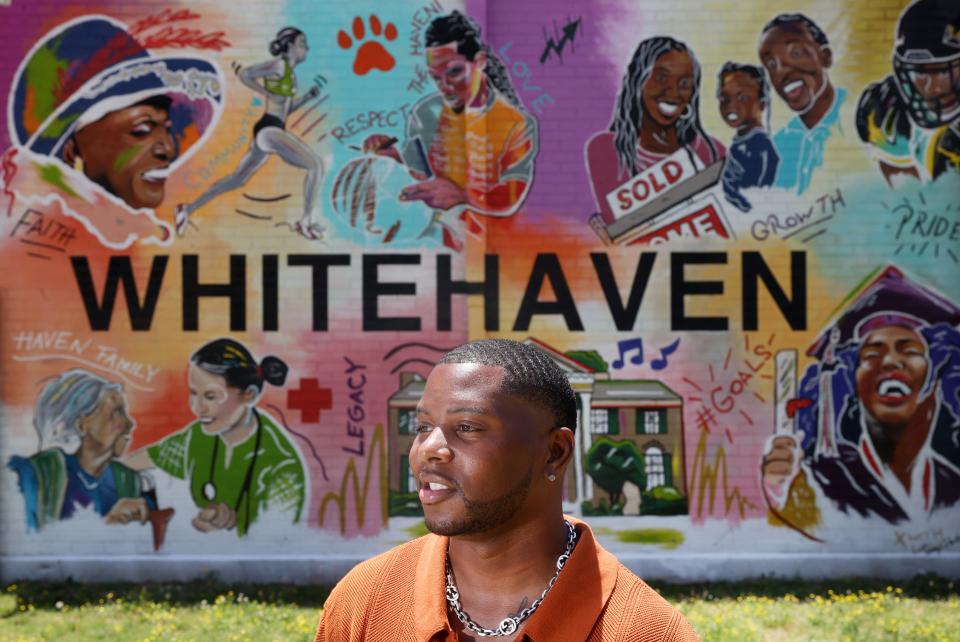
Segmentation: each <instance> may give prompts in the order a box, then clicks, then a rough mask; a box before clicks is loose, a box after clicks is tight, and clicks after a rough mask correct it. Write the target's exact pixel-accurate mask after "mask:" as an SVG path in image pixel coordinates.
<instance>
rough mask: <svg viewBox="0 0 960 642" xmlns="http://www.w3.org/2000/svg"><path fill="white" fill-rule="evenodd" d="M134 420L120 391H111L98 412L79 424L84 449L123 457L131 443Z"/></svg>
mask: <svg viewBox="0 0 960 642" xmlns="http://www.w3.org/2000/svg"><path fill="white" fill-rule="evenodd" d="M133 426H134V423H133V419H131V418H130V415H129V414H127V400H126V398H125V397H124V396H123V393H122V392H120V391H119V390H110V391H108V392H107V393H106V394H104V395H103V401H101V402H100V405H99V406H97V408H96V410H94V411H93V412H92V413H90V414H89V415H87V416H86V417H84V418H83V419H81V420H80V421H79V422H77V428H78V429H79V431H80V434H81V442H82V444H83V446H82V447H83V448H85V449H89V450H91V451H92V452H108V451H109V452H111V453H112V454H113V456H114V457H119V456H121V455H122V454H123V453H124V452H125V451H126V450H127V446H128V445H129V443H130V432H131V431H132V430H133Z"/></svg>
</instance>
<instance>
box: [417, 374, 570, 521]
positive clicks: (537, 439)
mask: <svg viewBox="0 0 960 642" xmlns="http://www.w3.org/2000/svg"><path fill="white" fill-rule="evenodd" d="M502 378H503V369H502V368H498V367H493V366H484V365H478V364H442V365H439V366H437V367H436V368H434V370H433V372H431V373H430V376H429V377H428V378H427V383H426V387H425V389H424V392H423V397H422V398H421V400H420V404H419V406H418V407H417V415H418V428H417V437H416V439H415V440H414V442H413V446H412V447H411V448H410V466H411V468H412V469H413V473H414V476H415V477H416V479H417V484H418V486H419V491H420V501H421V503H422V504H423V513H424V521H425V522H426V525H427V528H429V529H430V530H431V531H432V532H434V533H437V534H440V535H466V534H471V533H480V532H484V531H488V530H490V529H493V528H496V527H498V526H503V525H504V524H505V523H507V522H509V520H511V519H512V518H513V517H514V516H516V515H518V514H521V512H522V509H523V506H524V505H525V503H526V502H527V500H528V498H529V497H530V490H531V488H530V487H531V483H532V481H533V477H534V475H535V474H538V473H537V470H539V469H538V468H537V467H536V464H537V463H538V462H540V463H542V462H543V461H545V460H546V457H547V439H546V435H547V434H549V432H550V430H551V423H552V422H551V421H550V418H549V416H548V413H547V411H546V410H544V409H542V408H540V407H539V406H536V405H534V404H529V403H527V402H525V401H523V400H521V399H519V398H517V397H515V396H514V395H511V394H507V393H504V392H501V391H500V382H501V380H502Z"/></svg>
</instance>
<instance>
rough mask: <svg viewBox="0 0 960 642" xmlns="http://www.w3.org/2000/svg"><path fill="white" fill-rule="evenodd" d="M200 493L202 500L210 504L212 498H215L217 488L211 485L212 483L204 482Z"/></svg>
mask: <svg viewBox="0 0 960 642" xmlns="http://www.w3.org/2000/svg"><path fill="white" fill-rule="evenodd" d="M201 492H202V493H203V497H204V499H206V500H207V501H208V502H212V501H213V498H214V497H216V496H217V487H216V486H214V485H213V482H212V481H208V482H204V484H203V488H202V489H201Z"/></svg>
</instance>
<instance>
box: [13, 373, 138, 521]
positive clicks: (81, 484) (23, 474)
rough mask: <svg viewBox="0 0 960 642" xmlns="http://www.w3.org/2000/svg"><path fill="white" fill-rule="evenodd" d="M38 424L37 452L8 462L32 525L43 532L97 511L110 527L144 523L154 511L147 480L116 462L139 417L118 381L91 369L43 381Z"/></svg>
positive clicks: (36, 425) (38, 408)
mask: <svg viewBox="0 0 960 642" xmlns="http://www.w3.org/2000/svg"><path fill="white" fill-rule="evenodd" d="M33 425H34V427H35V428H36V430H37V435H38V436H39V438H40V447H39V452H37V453H36V454H34V455H31V456H29V457H19V456H16V455H14V456H13V457H12V458H11V459H10V462H9V464H8V467H9V468H10V469H11V470H13V471H14V472H15V473H16V474H17V477H18V478H19V481H20V492H21V493H22V494H23V499H24V502H25V504H26V511H27V526H28V527H29V528H31V529H36V530H39V529H42V528H43V527H44V526H46V525H47V524H49V523H51V522H55V521H58V520H61V519H67V518H69V517H71V516H73V515H74V514H75V513H77V512H78V511H79V510H81V509H84V508H92V509H93V510H94V511H96V512H97V514H99V515H101V516H103V517H105V518H106V520H105V521H106V522H107V523H108V524H126V523H128V522H132V521H137V522H141V523H144V522H146V521H147V520H148V519H149V518H150V511H151V510H152V509H155V508H156V500H155V496H153V494H152V491H151V492H150V493H147V494H144V492H143V489H144V487H145V486H146V485H149V486H152V484H151V483H150V482H149V480H148V479H147V478H145V477H144V476H143V475H142V474H141V473H138V472H136V471H134V470H132V469H131V468H128V467H127V466H125V465H123V464H121V463H120V462H118V461H116V459H117V458H118V457H120V456H121V455H122V454H123V453H124V451H125V450H126V449H127V445H128V444H129V443H130V433H131V431H132V430H133V427H134V422H133V420H132V419H131V418H130V415H129V414H127V401H126V398H125V396H124V394H123V388H122V387H121V386H120V384H117V383H111V382H109V381H107V380H106V379H102V378H101V377H98V376H97V375H95V374H92V373H90V372H87V371H86V370H82V369H76V370H69V371H67V372H64V373H63V374H61V375H60V376H59V377H57V378H56V379H54V380H53V381H51V382H50V383H48V384H47V385H46V386H44V388H43V391H42V392H41V393H40V396H39V398H38V399H37V406H36V410H35V412H34V418H33Z"/></svg>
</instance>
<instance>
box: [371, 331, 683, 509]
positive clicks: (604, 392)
mask: <svg viewBox="0 0 960 642" xmlns="http://www.w3.org/2000/svg"><path fill="white" fill-rule="evenodd" d="M524 343H527V344H532V345H535V346H536V347H537V348H539V349H541V350H543V351H544V352H546V353H547V354H548V355H549V356H550V357H551V358H552V359H553V360H554V361H555V362H556V364H557V365H558V366H559V367H560V368H561V370H563V371H564V373H565V374H566V376H567V379H568V380H569V381H570V385H571V387H572V388H573V391H574V392H575V393H576V395H577V421H578V425H577V430H576V441H575V445H574V448H575V451H574V457H573V462H572V464H571V465H570V466H569V467H568V468H567V475H566V478H565V480H564V506H563V508H564V511H566V512H568V513H570V514H575V515H580V514H583V513H584V512H585V511H590V510H591V508H595V507H598V506H599V505H600V504H601V503H604V504H606V505H608V506H609V505H610V504H611V503H612V502H611V496H610V493H609V492H607V491H606V490H604V489H603V488H601V487H600V484H597V483H595V481H594V477H593V476H591V474H590V470H589V469H588V464H589V461H588V460H589V459H590V455H591V454H594V461H596V452H594V451H595V450H596V449H597V448H599V447H606V448H608V449H609V448H611V447H612V446H619V447H621V448H624V447H626V448H625V449H626V450H628V451H629V452H631V453H637V454H639V455H640V456H641V457H642V460H643V461H642V463H640V464H639V466H637V465H636V463H634V462H630V461H629V456H628V458H627V460H626V461H625V463H627V464H631V465H632V466H633V468H634V469H637V470H640V471H642V472H641V474H640V476H639V479H637V478H634V483H635V484H637V485H639V486H640V487H639V488H638V489H637V490H638V491H639V492H641V493H648V492H651V491H653V490H654V489H657V488H661V489H662V488H669V489H671V490H670V492H671V493H673V495H674V496H676V495H679V496H681V497H683V498H685V497H686V494H687V489H686V463H685V461H684V444H683V399H682V398H681V397H680V396H679V395H678V394H677V393H675V392H674V391H673V390H671V389H670V388H668V387H667V386H665V385H664V384H663V383H661V382H659V381H656V380H652V379H651V380H642V379H614V378H611V377H610V373H609V372H607V371H606V364H605V363H604V362H603V360H602V358H600V356H599V354H597V353H595V352H592V353H591V352H571V353H569V354H565V353H562V352H560V351H558V350H556V349H555V348H553V347H552V346H549V345H547V344H546V343H543V342H542V341H539V340H537V339H534V338H532V337H531V338H528V339H527V340H526V341H525V342H524ZM424 383H425V382H424V379H423V377H421V376H419V375H416V374H412V373H401V374H400V387H399V389H398V390H397V391H396V392H395V393H394V394H393V395H391V397H390V399H389V401H388V413H387V421H388V427H389V430H388V449H387V451H388V461H389V488H390V498H391V499H390V513H391V515H405V514H417V513H418V512H419V503H418V501H417V498H416V482H415V480H414V478H413V474H412V473H411V469H410V463H409V459H408V453H409V452H410V446H411V444H412V443H413V440H414V439H415V438H416V430H415V429H416V424H417V421H416V407H417V403H418V402H419V401H420V397H421V396H422V395H423V388H424ZM630 445H632V448H630ZM592 449H594V450H592ZM674 491H675V492H674ZM633 512H635V511H633Z"/></svg>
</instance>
